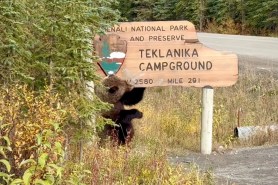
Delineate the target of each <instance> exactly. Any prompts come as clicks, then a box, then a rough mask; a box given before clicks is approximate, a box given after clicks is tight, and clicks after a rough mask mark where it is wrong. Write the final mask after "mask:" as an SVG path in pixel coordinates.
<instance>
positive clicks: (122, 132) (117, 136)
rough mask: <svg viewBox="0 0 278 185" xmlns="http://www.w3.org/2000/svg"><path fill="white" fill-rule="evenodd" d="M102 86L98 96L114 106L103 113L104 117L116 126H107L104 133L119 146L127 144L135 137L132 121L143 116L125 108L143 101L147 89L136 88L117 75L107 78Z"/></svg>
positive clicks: (136, 111)
mask: <svg viewBox="0 0 278 185" xmlns="http://www.w3.org/2000/svg"><path fill="white" fill-rule="evenodd" d="M102 84H103V87H100V88H96V94H97V96H98V97H99V98H100V99H101V100H102V101H104V102H107V103H110V104H112V105H113V106H112V108H111V109H110V110H108V111H106V112H103V113H102V116H103V117H104V118H107V119H111V120H112V121H113V122H114V123H115V126H112V125H107V126H106V127H105V129H104V132H105V134H106V135H108V136H110V137H111V138H113V140H117V143H118V144H126V143H128V142H129V141H130V140H131V139H132V137H133V136H134V128H133V125H132V119H134V118H138V119H140V118H142V116H143V114H142V112H140V111H139V110H137V109H131V110H125V108H124V106H125V105H126V106H132V105H135V104H137V103H139V102H140V101H141V100H142V99H143V96H144V91H145V88H143V87H138V88H134V87H133V86H132V85H130V84H129V83H128V82H127V81H125V80H122V79H120V78H119V77H117V76H116V75H110V76H108V77H106V78H105V79H104V80H103V82H102Z"/></svg>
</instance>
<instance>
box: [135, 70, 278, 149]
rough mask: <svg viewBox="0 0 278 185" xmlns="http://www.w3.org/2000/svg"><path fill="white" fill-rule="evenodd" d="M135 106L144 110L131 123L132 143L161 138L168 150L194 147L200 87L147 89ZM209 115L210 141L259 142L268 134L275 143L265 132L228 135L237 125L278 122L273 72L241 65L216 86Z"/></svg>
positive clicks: (233, 144)
mask: <svg viewBox="0 0 278 185" xmlns="http://www.w3.org/2000/svg"><path fill="white" fill-rule="evenodd" d="M158 97H160V98H158ZM137 107H138V108H139V109H140V110H141V111H143V113H144V117H143V119H141V120H138V121H136V122H135V127H136V128H137V129H136V141H135V142H136V144H137V145H143V144H144V143H150V142H151V143H160V144H161V145H162V146H165V147H166V148H167V149H168V150H169V151H171V150H173V149H176V148H180V149H183V150H184V149H187V150H192V151H199V148H200V120H201V88H185V87H163V88H162V87H155V88H148V89H147V92H146V94H145V98H144V100H143V102H142V103H140V104H139V106H137ZM213 119H214V120H213V142H214V143H213V145H214V146H218V145H223V146H225V147H236V146H237V145H239V146H241V145H251V146H252V145H261V144H263V143H266V141H267V140H268V139H269V141H270V142H275V139H271V138H270V137H268V136H267V135H266V136H264V137H261V136H259V138H262V140H264V141H262V142H258V141H257V142H252V139H251V140H248V141H245V142H242V141H241V142H239V141H238V140H237V139H235V138H233V130H234V128H235V127H237V126H250V125H268V124H273V123H278V79H277V76H275V74H273V73H270V72H265V71H255V70H252V68H250V66H246V65H244V66H241V67H240V74H239V80H238V82H237V83H236V84H235V85H234V86H231V87H222V88H215V93H214V118H213ZM272 135H273V134H272ZM274 135H275V134H274ZM272 138H273V136H272ZM253 140H258V138H256V137H254V138H253Z"/></svg>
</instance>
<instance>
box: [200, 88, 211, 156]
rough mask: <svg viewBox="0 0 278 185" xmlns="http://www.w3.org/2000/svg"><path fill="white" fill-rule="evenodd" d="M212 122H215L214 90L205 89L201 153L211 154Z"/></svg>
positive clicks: (203, 93)
mask: <svg viewBox="0 0 278 185" xmlns="http://www.w3.org/2000/svg"><path fill="white" fill-rule="evenodd" d="M212 120H213V88H212V87H208V86H206V87H203V92H202V123H201V153H202V154H211V151H212Z"/></svg>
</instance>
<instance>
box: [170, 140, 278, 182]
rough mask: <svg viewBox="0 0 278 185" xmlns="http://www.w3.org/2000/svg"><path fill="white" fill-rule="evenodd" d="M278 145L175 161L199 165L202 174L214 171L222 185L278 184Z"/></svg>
mask: <svg viewBox="0 0 278 185" xmlns="http://www.w3.org/2000/svg"><path fill="white" fill-rule="evenodd" d="M277 156H278V145H277V146H263V147H254V148H243V149H233V150H230V151H225V152H224V151H223V152H220V153H213V154H211V155H202V154H199V153H193V152H190V153H189V154H188V155H186V156H176V157H171V158H170V161H171V162H173V163H178V164H181V163H182V164H187V165H189V164H197V165H198V166H199V168H200V169H201V170H204V171H205V170H212V172H213V174H214V175H215V178H216V183H217V184H219V185H222V184H223V185H276V184H278V157H277Z"/></svg>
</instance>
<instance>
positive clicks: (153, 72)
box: [94, 21, 238, 154]
mask: <svg viewBox="0 0 278 185" xmlns="http://www.w3.org/2000/svg"><path fill="white" fill-rule="evenodd" d="M94 48H95V52H96V54H97V55H98V56H99V57H100V58H99V62H98V65H99V71H100V74H101V75H103V76H107V75H109V74H115V75H117V76H118V77H120V78H122V79H125V80H127V81H128V82H129V83H130V84H132V85H134V87H154V86H185V87H201V88H203V112H202V134H201V135H202V139H201V151H202V153H204V154H210V153H211V145H212V144H211V143H212V126H211V125H212V112H213V111H212V104H213V101H212V100H213V89H212V88H207V87H226V86H231V85H233V84H235V83H236V81H237V79H238V58H237V55H235V54H232V53H227V52H221V51H216V50H213V49H210V48H208V47H206V46H204V45H203V44H202V43H200V42H199V41H198V38H197V33H196V30H195V27H194V25H193V24H192V23H190V22H188V21H157V22H124V23H120V24H118V25H115V26H114V27H112V28H110V29H108V30H107V32H106V35H103V36H97V37H95V39H94ZM209 99H210V100H209ZM205 133H207V134H205Z"/></svg>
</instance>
